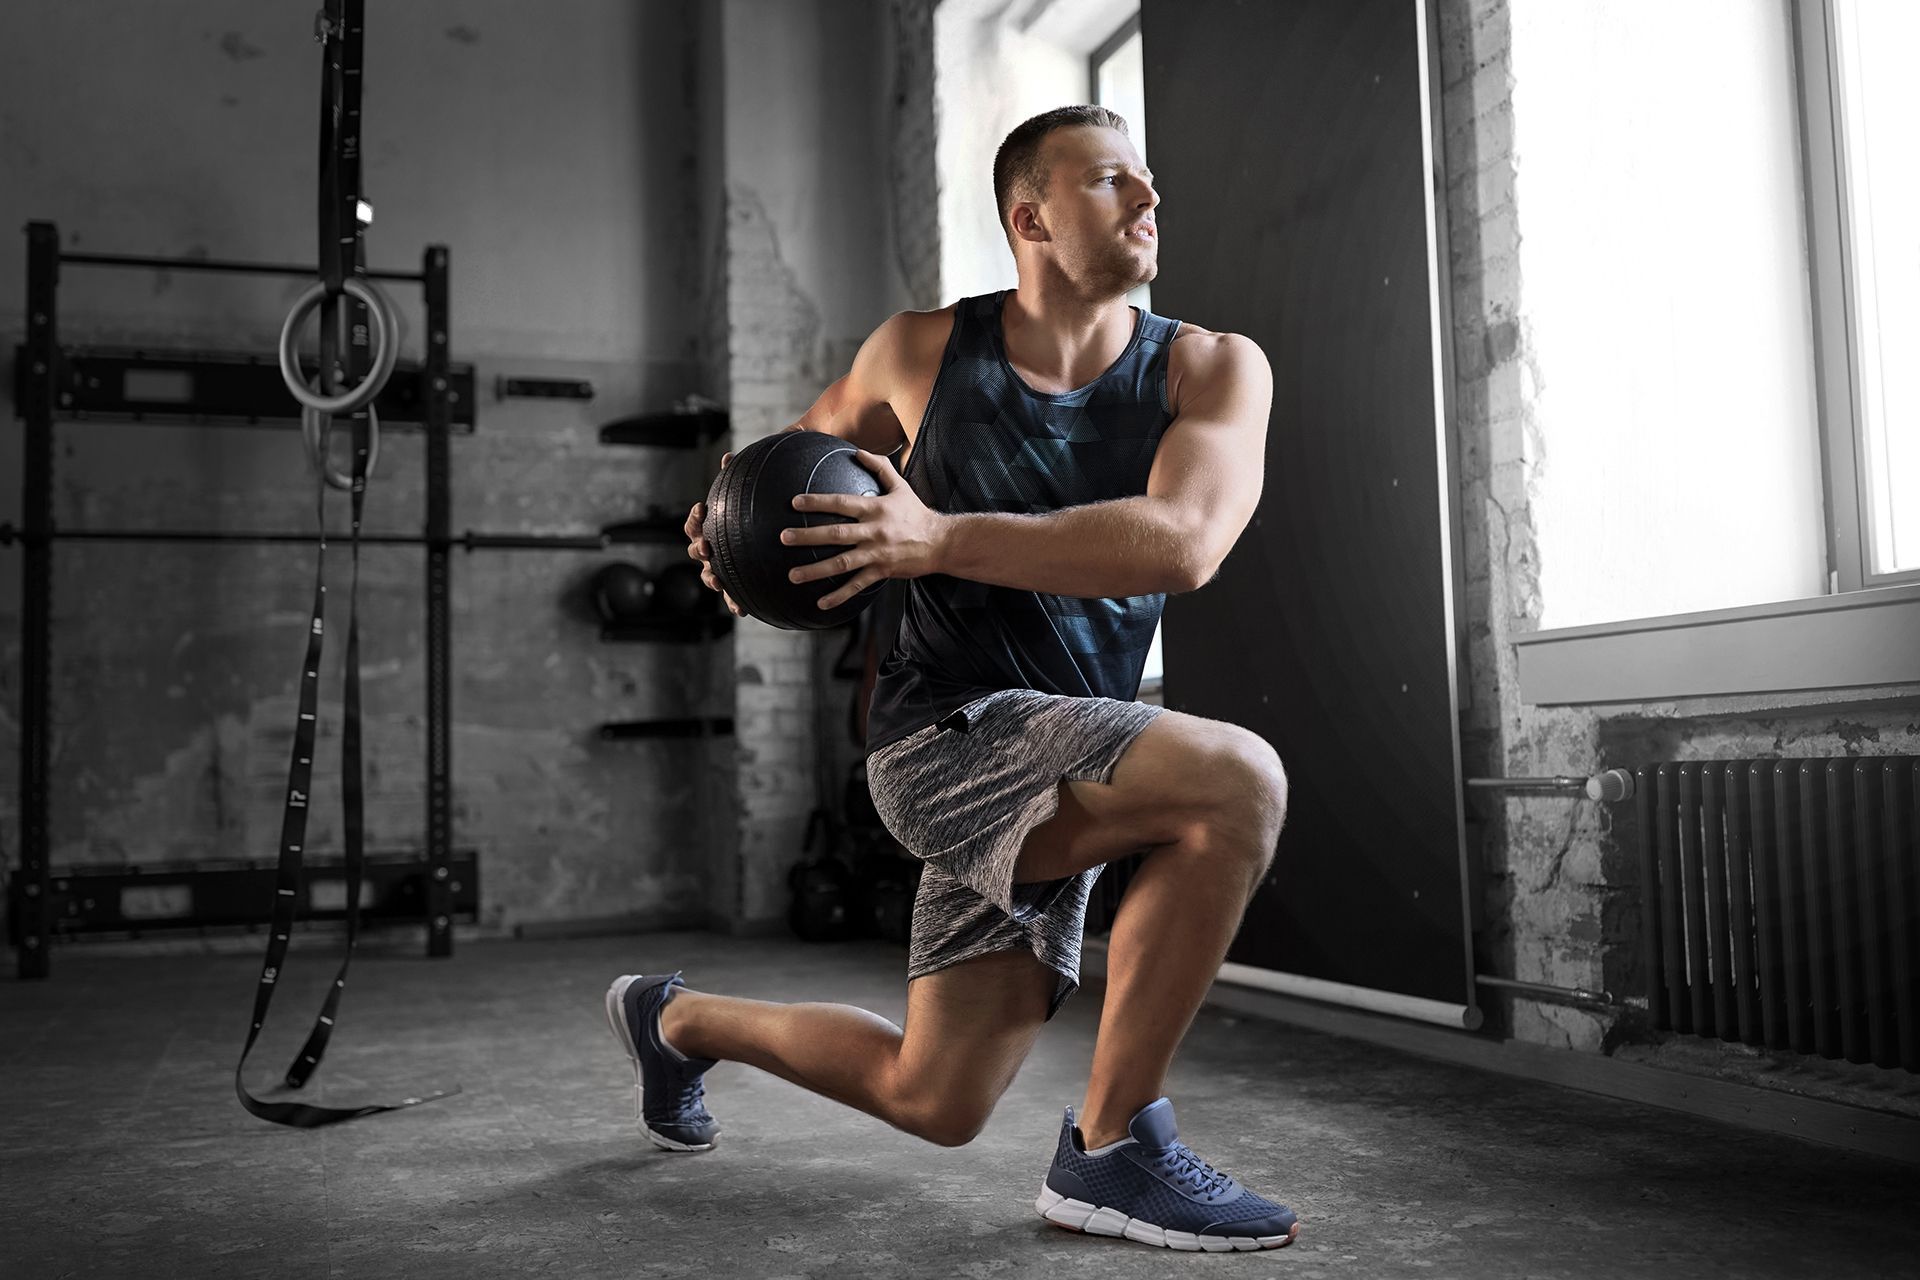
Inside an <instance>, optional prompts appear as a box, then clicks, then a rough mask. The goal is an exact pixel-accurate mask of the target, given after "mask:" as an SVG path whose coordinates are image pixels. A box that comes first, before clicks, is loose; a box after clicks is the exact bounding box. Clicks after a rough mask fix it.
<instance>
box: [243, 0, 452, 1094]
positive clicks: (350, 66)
mask: <svg viewBox="0 0 1920 1280" xmlns="http://www.w3.org/2000/svg"><path fill="white" fill-rule="evenodd" d="M363 9H364V0H326V8H325V9H324V10H323V11H322V12H321V14H320V21H319V24H318V34H319V37H320V39H321V41H322V43H323V45H325V46H326V48H325V50H324V54H323V72H324V74H323V76H322V80H321V107H320V144H321V163H320V169H321V176H320V265H321V277H322V278H321V281H320V283H319V284H317V285H315V286H314V287H313V288H312V289H309V290H308V291H307V293H306V294H304V295H303V296H302V298H301V299H300V301H299V303H298V304H296V306H295V307H294V310H293V313H292V314H291V315H289V316H288V318H287V323H286V325H285V326H284V327H283V329H282V331H281V340H280V367H281V373H282V375H283V376H284V377H285V378H286V379H287V384H288V389H289V390H291V391H292V392H293V393H294V395H295V396H296V397H297V398H299V399H300V400H301V403H302V404H303V405H304V406H307V409H306V413H305V414H304V415H303V429H304V430H305V432H306V434H307V437H308V441H309V448H310V452H313V453H316V454H317V458H316V461H317V463H318V467H319V471H320V474H321V477H322V479H323V480H324V481H325V483H323V484H322V485H321V486H319V489H318V496H317V498H316V506H317V516H318V520H317V523H318V525H319V529H320V534H319V550H318V554H317V557H316V562H315V568H314V588H313V616H312V620H311V622H310V624H309V626H308V628H307V651H306V657H305V660H304V661H303V662H302V663H301V667H300V697H299V710H298V712H297V716H298V718H297V719H296V720H295V722H294V734H293V756H292V760H291V762H290V763H289V765H288V769H287V797H286V809H285V815H284V817H283V819H282V822H281V828H280V858H279V865H278V873H277V875H276V876H275V883H274V898H273V912H272V920H271V922H270V924H269V930H268V938H267V954H266V958H265V960H264V961H263V963H262V965H261V970H260V983H259V986H258V988H257V989H256V990H255V992H254V1000H253V1016H252V1018H251V1020H250V1023H249V1026H248V1029H247V1039H246V1044H245V1045H244V1046H243V1047H242V1048H241V1050H240V1061H239V1062H238V1063H237V1064H235V1066H234V1069H233V1087H234V1092H235V1093H236V1094H237V1095H238V1096H239V1099H240V1105H241V1106H243V1107H245V1108H246V1109H247V1110H248V1111H249V1112H251V1113H252V1114H254V1115H256V1116H259V1117H260V1118H261V1119H263V1120H269V1121H272V1122H273V1123H275V1124H284V1125H290V1126H293V1127H295V1128H302V1129H310V1128H315V1127H318V1126H320V1125H327V1124H336V1123H339V1122H340V1121H343V1120H353V1119H357V1118H358V1117H360V1116H366V1115H374V1114H377V1113H379V1112H382V1111H396V1110H399V1109H401V1108H404V1107H412V1106H418V1105H419V1104H420V1103H422V1102H431V1101H433V1100H434V1099H436V1098H444V1097H447V1096H449V1095H450V1094H454V1093H458V1092H459V1088H458V1087H457V1086H456V1087H454V1088H452V1089H446V1090H441V1091H438V1092H434V1093H429V1094H426V1095H423V1096H421V1097H413V1098H406V1099H403V1100H401V1101H400V1102H395V1103H375V1104H368V1105H365V1106H358V1107H326V1106H319V1105H315V1104H311V1103H302V1102H288V1101H279V1100H274V1101H268V1100H263V1099H260V1098H256V1097H254V1096H253V1095H252V1094H251V1093H249V1092H247V1087H246V1082H245V1079H244V1071H245V1068H246V1065H247V1058H248V1056H249V1055H250V1054H252V1052H253V1047H254V1044H255V1042H256V1041H258V1040H259V1038H260V1032H261V1029H262V1028H263V1027H264V1026H265V1025H266V1021H267V1011H268V1008H269V1007H270V1006H271V1004H272V1002H273V993H274V989H275V987H277V986H278V985H279V982H280V979H281V976H282V975H283V974H284V973H285V971H286V959H287V949H288V940H289V938H290V937H291V935H292V932H293V918H294V912H295V909H296V907H297V905H298V902H299V897H300V888H301V875H300V871H301V861H302V857H303V854H304V850H305V845H306V838H307V812H308V809H309V807H310V802H311V797H312V795H313V749H314V742H315V740H316V738H317V736H318V735H317V727H318V714H319V703H320V658H321V654H322V652H323V651H324V648H325V638H326V597H327V584H326V563H327V538H326V527H327V524H326V495H327V488H326V486H327V484H332V485H334V486H335V487H341V488H346V489H349V490H350V491H351V493H352V547H353V575H352V579H351V582H350V585H349V587H348V593H347V610H348V612H347V652H346V668H347V670H346V688H345V699H344V714H345V718H344V727H343V730H342V734H341V770H340V772H341V790H342V802H343V807H344V813H343V815H342V816H343V820H344V834H345V837H346V847H347V858H346V862H347V866H346V872H347V885H346V888H347V904H346V916H347V948H346V954H345V956H343V957H342V958H341V961H340V967H339V970H338V971H337V972H336V973H335V974H334V978H333V983H332V985H331V986H330V987H329V988H328V990H327V995H326V999H325V1002H324V1003H323V1005H322V1007H321V1011H320V1014H319V1017H318V1018H317V1019H316V1020H315V1022H314V1026H313V1030H312V1031H311V1032H310V1033H309V1034H308V1036H307V1040H306V1043H305V1044H304V1045H302V1046H301V1049H300V1051H299V1053H298V1054H297V1055H295V1058H294V1061H293V1063H292V1064H291V1065H290V1066H289V1067H288V1069H287V1071H286V1075H285V1083H286V1086H287V1087H288V1088H290V1089H298V1088H301V1087H303V1086H304V1085H305V1084H306V1082H307V1081H308V1079H310V1078H311V1077H312V1075H313V1073H314V1072H315V1071H317V1070H318V1069H319V1067H320V1061H321V1059H322V1057H324V1056H325V1053H326V1048H327V1044H328V1041H329V1040H330V1038H331V1037H332V1034H333V1027H334V1024H335V1019H336V1018H337V1016H338V1014H339V1009H340V999H341V995H342V993H343V992H344V991H345V990H346V985H347V970H348V967H349V966H350V965H351V964H352V962H353V948H354V943H355V941H356V939H357V938H358V936H359V930H360V887H361V883H362V881H363V879H364V876H365V869H366V847H365V834H366V824H365V797H364V794H363V787H362V782H361V778H362V772H361V768H362V759H361V714H360V618H359V595H360V525H361V518H362V514H363V511H364V507H365V500H366V488H367V477H368V475H369V474H370V473H371V471H372V467H373V462H374V459H375V458H376V457H377V456H378V450H379V437H378V434H377V433H378V430H379V428H378V426H377V425H376V424H375V422H374V420H373V414H372V408H371V405H372V400H373V398H374V397H375V396H376V395H378V394H379V391H380V388H381V386H382V385H384V383H385V382H386V380H387V377H388V376H389V375H390V374H391V373H392V372H393V361H394V354H395V352H396V350H397V348H398V339H397V333H396V326H395V322H394V319H393V314H392V310H391V309H390V308H389V307H388V306H387V305H386V300H385V299H384V298H383V297H381V296H380V295H379V293H378V292H377V291H375V290H374V289H373V287H372V286H371V285H370V284H369V283H367V282H366V281H365V280H364V279H355V278H353V277H352V276H351V275H349V274H348V272H349V271H352V270H356V269H359V268H360V267H361V262H360V238H359V225H358V222H357V221H351V220H350V219H351V218H352V213H351V206H353V205H357V203H358V195H357V188H358V186H359V117H360V47H361V46H360V39H361V20H362V12H363ZM343 207H345V208H347V210H348V217H347V219H343V218H342V217H341V216H340V213H341V211H342V209H343ZM344 228H351V230H350V231H349V232H348V233H347V234H345V235H343V234H342V230H343V229H344ZM342 293H346V294H348V295H350V296H351V297H352V298H353V299H354V300H355V301H357V302H359V303H361V304H363V305H364V308H365V310H366V312H367V314H368V318H369V319H370V321H371V327H372V329H373V331H374V335H375V343H374V346H375V350H374V352H373V355H372V359H371V360H370V362H369V363H370V365H371V368H370V370H369V372H368V375H367V376H366V377H365V378H363V379H362V380H361V381H360V383H359V384H358V385H356V386H355V387H354V388H353V389H352V390H351V391H349V392H348V393H346V394H345V395H344V396H338V397H335V396H331V395H330V392H331V390H332V387H333V384H334V382H335V378H336V373H337V370H336V369H335V367H334V354H335V350H336V339H337V336H338V322H339V301H340V295H341V294H342ZM316 305H317V306H319V307H320V308H321V325H320V379H319V381H320V386H319V388H318V391H317V394H316V393H315V392H309V391H308V389H307V386H306V383H305V379H304V378H303V377H302V376H301V374H300V368H299V362H298V360H297V359H295V358H294V355H293V348H294V344H295V342H296V340H297V338H298V335H299V329H300V324H301V321H302V320H303V319H304V318H305V316H306V313H307V312H308V311H310V310H312V309H313V308H314V307H315V306H316ZM366 346H367V343H366V341H365V338H364V337H363V336H361V335H358V334H356V335H355V340H353V341H350V342H349V343H348V347H347V354H348V359H349V362H350V363H351V362H355V358H356V357H357V356H361V355H364V354H365V353H366ZM352 372H355V371H353V370H349V373H350V374H351V373H352ZM315 401H318V403H317V404H316V403H314V402H315ZM362 407H365V408H366V410H367V412H366V414H365V416H364V417H361V418H357V419H356V420H355V421H354V422H353V473H352V475H351V476H350V477H341V476H338V475H337V474H336V473H335V472H334V471H333V470H332V467H331V462H330V459H328V457H327V455H326V439H327V432H328V430H329V429H330V428H331V426H332V415H333V414H334V413H336V412H341V413H344V412H352V411H354V410H356V409H359V408H362ZM315 437H317V439H316V438H315ZM343 480H344V481H345V483H344V484H343V483H342V481H343Z"/></svg>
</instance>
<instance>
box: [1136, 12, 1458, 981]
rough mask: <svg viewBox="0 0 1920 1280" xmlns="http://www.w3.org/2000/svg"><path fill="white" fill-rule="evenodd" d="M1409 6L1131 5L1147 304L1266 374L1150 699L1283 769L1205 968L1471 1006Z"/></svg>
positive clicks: (1172, 606)
mask: <svg viewBox="0 0 1920 1280" xmlns="http://www.w3.org/2000/svg"><path fill="white" fill-rule="evenodd" d="M1416 2H1417V0H1261V2H1260V3H1239V4H1236V3H1227V2H1225V0H1202V2H1201V3H1193V0H1145V2H1144V5H1143V9H1142V14H1141V22H1142V31H1143V36H1144V40H1143V43H1144V46H1145V54H1146V94H1147V108H1146V110H1147V120H1146V125H1147V142H1148V148H1149V153H1148V156H1147V161H1148V163H1149V164H1150V165H1151V166H1152V168H1153V170H1154V174H1155V180H1156V183H1157V185H1158V187H1159V190H1160V192H1161V197H1162V205H1161V208H1160V210H1159V213H1158V219H1159V224H1160V227H1161V232H1162V236H1161V248H1160V278H1159V280H1158V281H1156V282H1155V284H1154V286H1153V309H1154V310H1155V311H1156V312H1159V313H1161V314H1163V315H1170V316H1175V317H1178V318H1180V319H1185V320H1191V321H1193V322H1194V323H1196V324H1199V325H1201V326H1203V327H1205V328H1208V329H1214V330H1226V331H1233V332H1238V333H1244V334H1246V335H1248V336H1249V337H1251V338H1253V339H1254V341H1256V342H1258V343H1259V344H1260V346H1261V347H1262V349H1264V350H1265V352H1266V353H1267V358H1268V360H1269V361H1271V363H1272V365H1273V372H1274V384H1275V385H1274V405H1273V417H1272V421H1271V425H1270V428H1269V433H1268V440H1267V457H1266V488H1265V492H1264V495H1263V497H1262V499H1261V502H1260V507H1259V510H1258V512H1257V513H1256V516H1255V522H1254V523H1253V524H1252V525H1251V526H1249V527H1248V529H1247V531H1246V533H1245V534H1244V535H1243V536H1242V538H1241V539H1240V543H1239V545H1238V546H1237V547H1236V548H1235V549H1234V551H1233V554H1232V555H1231V556H1230V557H1229V558H1228V559H1227V561H1226V564H1225V566H1224V567H1223V568H1222V570H1221V573H1220V576H1219V577H1218V578H1217V579H1216V580H1215V581H1214V582H1213V583H1212V584H1211V585H1209V586H1207V587H1206V588H1205V589H1203V590H1201V591H1199V592H1196V593H1192V594H1188V595H1181V596H1175V597H1173V598H1171V599H1169V600H1168V602H1167V613H1166V621H1165V632H1164V638H1163V646H1164V656H1165V671H1166V675H1165V679H1166V684H1165V695H1166V701H1167V704H1168V705H1169V706H1171V707H1173V708H1175V709H1177V710H1181V711H1188V712H1192V713H1194V714H1197V715H1202V716H1208V717H1211V718H1214V719H1219V720H1228V721H1232V722H1234V723H1236V724H1241V725H1244V726H1246V727H1248V728H1250V729H1253V730H1254V731H1256V732H1257V733H1259V734H1260V735H1261V736H1262V737H1264V738H1266V739H1267V740H1268V741H1269V742H1271V743H1272V744H1273V745H1274V747H1275V748H1276V749H1277V750H1278V751H1279V753H1280V757H1281V759H1282V761H1283V762H1284V763H1285V765H1286V768H1287V776H1288V778H1289V780H1290V783H1291V793H1290V795H1291V799H1290V805H1289V811H1288V817H1287V825H1286V829H1285V831H1284V832H1283V833H1282V835H1281V838H1280V851H1279V857H1278V859H1277V860H1276V862H1275V870H1276V872H1277V873H1278V875H1279V882H1278V883H1277V884H1269V885H1267V886H1266V887H1264V888H1262V890H1261V891H1260V894H1259V896H1258V897H1257V898H1256V899H1255V901H1254V903H1253V905H1252V907H1251V908H1250V909H1249V911H1248V914H1247V919H1246V923H1245V925H1244V926H1243V928H1242V929H1241V932H1240V937H1239V939H1238V941H1237V942H1236V943H1235V944H1234V947H1233V949H1232V951H1231V952H1230V953H1229V957H1228V958H1229V959H1230V960H1232V961H1237V962H1239V963H1242V964H1248V965H1255V966H1258V967H1261V968H1266V969H1276V970H1281V971H1285V972H1289V973H1297V974H1305V975H1308V976H1311V977H1316V978H1325V979H1329V980H1332V981H1336V982H1345V983H1352V984H1355V985H1358V986H1364V987H1373V988H1378V989H1382V990H1387V991H1394V992H1401V993H1405V994H1409V995H1416V996H1423V997H1426V998H1429V999H1434V1000H1440V1001H1445V1002H1448V1003H1453V1004H1472V1003H1473V1002H1474V1001H1473V997H1472V967H1471V960H1470V956H1469V952H1468V948H1467V941H1466V937H1465V934H1466V924H1465V920H1464V913H1463V910H1462V902H1463V886H1462V879H1463V865H1464V863H1463V859H1462V847H1463V840H1464V830H1463V827H1462V818H1463V813H1462V804H1463V797H1462V794H1461V783H1460V775H1459V763H1458V760H1459V755H1458V750H1457V738H1456V717H1455V709H1454V708H1455V694H1454V685H1455V672H1454V666H1453V658H1452V655H1453V653H1454V651H1455V650H1454V647H1453V645H1454V640H1453V634H1452V629H1453V628H1452V618H1451V612H1450V608H1449V599H1450V561H1449V558H1448V554H1447V549H1448V546H1449V536H1450V528H1449V518H1448V516H1447V514H1446V509H1445V507H1443V504H1442V497H1443V493H1444V486H1446V485H1448V484H1449V483H1450V480H1449V477H1448V475H1447V470H1448V468H1447V456H1446V447H1445V444H1444V441H1445V433H1444V432H1443V431H1442V429H1441V413H1442V406H1441V405H1440V404H1439V403H1438V402H1437V400H1436V389H1435V363H1436V361H1437V360H1438V359H1440V356H1439V353H1438V350H1437V347H1436V342H1435V328H1436V325H1435V321H1434V319H1433V316H1434V309H1435V308H1434V301H1435V297H1436V293H1435V291H1436V289H1437V288H1438V285H1437V280H1438V279H1439V278H1441V277H1439V275H1438V273H1437V271H1436V269H1435V264H1434V263H1433V262H1431V261H1430V250H1429V240H1428V233H1427V200H1428V193H1429V191H1430V189H1431V188H1430V181H1431V179H1430V175H1429V171H1428V167H1427V162H1426V160H1425V159H1424V158H1423V150H1422V138H1423V130H1424V129H1425V128H1426V127H1427V121H1428V118H1429V117H1428V102H1427V98H1426V96H1425V95H1424V94H1423V92H1422V87H1421V77H1420V67H1421V62H1422V61H1423V60H1424V59H1425V58H1426V57H1427V50H1426V49H1425V47H1423V45H1422V44H1421V39H1420V33H1419V26H1418V21H1417V19H1418V14H1417V13H1416V8H1415V4H1416ZM1436 91H1437V86H1436ZM1433 145H1434V146H1436V147H1437V145H1438V139H1437V138H1436V139H1435V141H1434V144H1433Z"/></svg>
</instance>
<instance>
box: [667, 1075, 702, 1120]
mask: <svg viewBox="0 0 1920 1280" xmlns="http://www.w3.org/2000/svg"><path fill="white" fill-rule="evenodd" d="M706 1095H707V1080H706V1077H705V1076H695V1077H693V1078H692V1079H691V1080H686V1081H683V1082H682V1083H681V1085H680V1087H679V1088H678V1089H676V1090H674V1094H673V1103H674V1110H676V1111H687V1110H689V1109H691V1110H693V1111H697V1112H699V1113H700V1114H701V1115H702V1116H705V1114H706V1108H705V1107H702V1106H701V1105H700V1100H701V1099H702V1098H704V1097H706Z"/></svg>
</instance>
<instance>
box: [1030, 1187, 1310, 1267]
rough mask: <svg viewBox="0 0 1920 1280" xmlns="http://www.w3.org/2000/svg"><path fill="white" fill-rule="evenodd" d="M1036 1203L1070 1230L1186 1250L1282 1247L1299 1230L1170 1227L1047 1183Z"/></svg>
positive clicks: (1042, 1213)
mask: <svg viewBox="0 0 1920 1280" xmlns="http://www.w3.org/2000/svg"><path fill="white" fill-rule="evenodd" d="M1033 1207H1034V1208H1035V1209H1038V1210H1039V1211H1040V1216H1041V1217H1043V1218H1045V1219H1046V1220H1047V1221H1048V1222H1051V1223H1052V1224H1053V1225H1054V1226H1056V1227H1065V1228H1066V1229H1067V1230H1069V1231H1080V1232H1084V1233H1086V1234H1087V1235H1095V1236H1123V1237H1125V1238H1126V1239H1128V1240H1137V1241H1139V1242H1140V1243H1141V1244H1151V1245H1157V1246H1159V1247H1160V1248H1162V1249H1179V1250H1182V1251H1183V1252H1187V1253H1233V1252H1241V1253H1251V1252H1252V1251H1253V1250H1255V1249H1281V1248H1284V1247H1286V1246H1287V1245H1290V1244H1292V1243H1293V1241H1294V1237H1296V1236H1298V1235H1299V1234H1300V1224H1299V1223H1298V1222H1296V1223H1294V1224H1293V1230H1291V1231H1289V1232H1287V1234H1285V1235H1283V1236H1213V1235H1197V1234H1195V1233H1194V1232H1191V1231H1169V1230H1167V1229H1166V1228H1165V1227H1156V1226H1154V1225H1153V1224H1152V1223H1151V1222H1142V1221H1141V1220H1140V1219H1138V1218H1129V1217H1128V1216H1127V1215H1126V1214H1124V1213H1122V1212H1120V1211H1119V1210H1118V1209H1109V1208H1106V1207H1105V1206H1103V1205H1091V1204H1088V1203H1086V1202H1085V1201H1083V1200H1074V1199H1070V1198H1069V1197H1067V1196H1063V1195H1061V1194H1060V1193H1059V1192H1057V1191H1055V1190H1053V1188H1051V1187H1048V1186H1045V1185H1043V1186H1041V1188H1040V1198H1039V1199H1038V1200H1035V1201H1034V1202H1033Z"/></svg>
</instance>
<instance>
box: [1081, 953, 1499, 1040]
mask: <svg viewBox="0 0 1920 1280" xmlns="http://www.w3.org/2000/svg"><path fill="white" fill-rule="evenodd" d="M1081 948H1082V951H1083V952H1084V951H1095V952H1098V953H1099V955H1100V962H1101V964H1102V965H1104V964H1105V963H1106V954H1107V939H1105V938H1087V939H1085V940H1083V941H1082V943H1081ZM1214 980H1215V981H1216V982H1224V983H1228V984H1229V985H1232V986H1236V987H1254V988H1258V989H1259V990H1262V991H1271V992H1274V993H1275V994H1277V995H1283V996H1293V997H1295V998H1298V999H1305V1000H1318V1001H1320V1002H1321V1003H1322V1004H1337V1005H1342V1006H1344V1007H1346V1008H1349V1009H1364V1010H1366V1011H1367V1012H1369V1013H1385V1014H1391V1015H1393V1016H1394V1017H1397V1018H1411V1019H1413V1020H1414V1021H1416V1022H1430V1023H1433V1024H1434V1025H1436V1026H1442V1027H1456V1028H1460V1027H1464V1028H1465V1029H1466V1030H1468V1031H1475V1030H1478V1029H1479V1027H1480V1024H1481V1022H1482V1021H1483V1020H1484V1015H1482V1014H1481V1012H1480V1009H1479V1007H1478V1006H1477V1005H1470V1004H1451V1003H1449V1002H1447V1001H1444V1000H1429V999H1426V998H1425V997H1422V996H1410V995H1406V994H1405V993H1403V992H1399V991H1380V990H1376V989H1375V988H1373V987H1356V986H1353V985H1351V984H1349V983H1345V982H1329V981H1327V980H1326V979H1324V978H1309V977H1307V976H1306V975H1304V974H1299V973H1281V972H1280V971H1278V970H1276V969H1262V968H1258V967H1256V966H1254V965H1250V964H1236V963H1234V962H1233V961H1231V960H1229V961H1226V962H1225V963H1223V964H1222V965H1221V966H1220V972H1219V974H1218V975H1217V976H1216V978H1215V979H1214Z"/></svg>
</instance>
